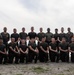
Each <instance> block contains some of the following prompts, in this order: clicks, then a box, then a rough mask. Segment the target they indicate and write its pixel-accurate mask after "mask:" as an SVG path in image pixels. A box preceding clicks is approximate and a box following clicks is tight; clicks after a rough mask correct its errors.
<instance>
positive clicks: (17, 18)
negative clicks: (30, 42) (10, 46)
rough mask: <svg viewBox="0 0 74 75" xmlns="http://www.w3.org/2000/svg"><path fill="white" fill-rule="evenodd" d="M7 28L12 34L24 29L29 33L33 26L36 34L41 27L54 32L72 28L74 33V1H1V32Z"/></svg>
mask: <svg viewBox="0 0 74 75" xmlns="http://www.w3.org/2000/svg"><path fill="white" fill-rule="evenodd" d="M5 26H6V27H7V28H8V32H10V33H11V32H12V29H13V28H17V29H18V32H20V31H21V28H22V27H25V28H26V31H27V32H29V31H30V27H31V26H34V27H35V31H36V32H38V31H39V28H40V27H43V28H44V31H46V28H47V27H49V28H51V31H52V32H54V29H55V28H59V31H60V28H61V27H64V28H65V31H67V27H71V29H72V31H73V32H74V0H0V32H1V31H2V29H3V27H5Z"/></svg>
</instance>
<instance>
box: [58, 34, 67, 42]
mask: <svg viewBox="0 0 74 75" xmlns="http://www.w3.org/2000/svg"><path fill="white" fill-rule="evenodd" d="M62 38H66V34H65V33H60V34H59V40H60V41H61V40H62Z"/></svg>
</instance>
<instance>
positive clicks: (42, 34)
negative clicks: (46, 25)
mask: <svg viewBox="0 0 74 75" xmlns="http://www.w3.org/2000/svg"><path fill="white" fill-rule="evenodd" d="M37 37H38V39H39V43H41V41H42V38H43V37H46V35H45V33H44V32H43V28H42V27H41V28H40V32H39V33H38V34H37Z"/></svg>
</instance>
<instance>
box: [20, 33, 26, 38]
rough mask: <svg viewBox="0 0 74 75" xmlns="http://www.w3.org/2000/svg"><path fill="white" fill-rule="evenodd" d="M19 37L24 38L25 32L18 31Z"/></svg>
mask: <svg viewBox="0 0 74 75" xmlns="http://www.w3.org/2000/svg"><path fill="white" fill-rule="evenodd" d="M19 37H20V38H21V39H26V37H27V33H24V32H21V33H19Z"/></svg>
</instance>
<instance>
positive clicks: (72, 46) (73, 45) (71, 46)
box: [69, 43, 74, 51]
mask: <svg viewBox="0 0 74 75" xmlns="http://www.w3.org/2000/svg"><path fill="white" fill-rule="evenodd" d="M69 47H70V50H72V51H74V43H71V44H69Z"/></svg>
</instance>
